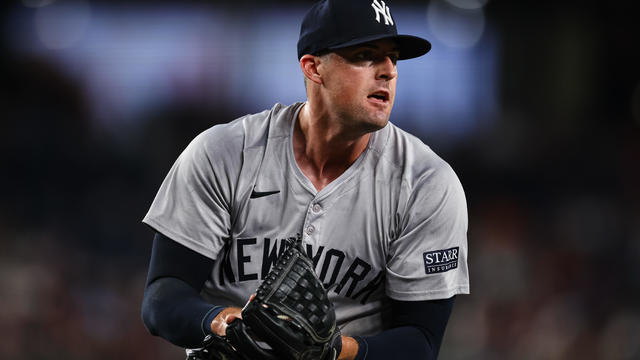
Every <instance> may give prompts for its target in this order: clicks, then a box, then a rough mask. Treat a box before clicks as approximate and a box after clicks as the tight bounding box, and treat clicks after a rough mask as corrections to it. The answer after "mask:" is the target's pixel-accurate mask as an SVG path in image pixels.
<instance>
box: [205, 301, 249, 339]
mask: <svg viewBox="0 0 640 360" xmlns="http://www.w3.org/2000/svg"><path fill="white" fill-rule="evenodd" d="M235 319H242V308H239V307H228V308H224V310H222V311H220V313H219V314H218V315H216V317H215V318H213V321H212V322H211V332H213V333H214V334H216V335H220V336H226V334H227V325H228V324H229V323H230V322H232V321H233V320H235Z"/></svg>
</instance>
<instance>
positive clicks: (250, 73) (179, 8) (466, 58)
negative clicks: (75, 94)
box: [8, 2, 499, 141]
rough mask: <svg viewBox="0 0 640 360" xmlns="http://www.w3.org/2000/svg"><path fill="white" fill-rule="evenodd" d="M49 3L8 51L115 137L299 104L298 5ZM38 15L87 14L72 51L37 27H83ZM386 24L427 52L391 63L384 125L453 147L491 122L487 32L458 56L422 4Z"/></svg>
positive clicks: (19, 13)
mask: <svg viewBox="0 0 640 360" xmlns="http://www.w3.org/2000/svg"><path fill="white" fill-rule="evenodd" d="M56 4H57V3H53V4H51V5H47V6H44V7H41V8H37V9H26V8H21V9H18V10H16V11H14V13H13V16H12V19H11V20H12V21H10V26H9V28H8V30H9V31H8V32H9V36H10V43H11V44H12V45H13V49H14V51H18V52H22V53H30V54H33V55H37V56H41V57H44V58H46V59H49V60H50V61H51V62H52V63H54V64H56V65H57V66H59V67H60V69H61V70H62V71H64V72H65V73H67V74H68V76H70V77H73V78H75V79H77V80H78V81H79V82H80V83H81V84H82V86H83V87H84V90H85V92H86V94H87V97H88V99H89V102H90V107H91V109H92V114H93V120H94V121H96V122H99V123H100V124H101V126H103V127H106V128H112V129H113V130H114V131H116V132H117V131H119V130H121V129H122V128H123V127H126V126H128V125H131V124H135V123H137V122H139V121H142V119H144V116H143V115H144V114H145V112H148V111H150V110H152V109H156V108H162V107H164V106H167V105H170V104H180V103H184V104H188V105H190V106H206V107H207V108H214V107H216V106H224V107H225V108H228V109H232V110H233V111H235V112H237V113H248V112H258V111H261V110H263V109H265V108H270V107H271V106H272V105H273V104H274V103H275V102H281V103H284V104H289V103H292V102H295V101H302V100H304V99H305V93H304V86H303V78H302V74H301V72H300V69H299V65H298V62H297V59H296V42H297V38H298V32H299V22H300V20H301V19H302V17H303V15H304V12H305V9H304V8H297V7H296V8H291V7H288V8H286V9H282V8H266V9H264V8H263V9H260V10H259V11H258V10H254V12H252V13H247V12H239V11H237V10H233V9H229V8H222V7H216V6H205V5H196V4H186V5H175V4H165V5H162V6H158V5H154V6H144V5H137V6H119V7H115V6H109V5H106V4H100V5H92V6H91V7H90V10H86V6H87V4H88V3H82V2H81V3H80V4H82V6H84V7H83V11H71V10H73V9H71V10H69V5H67V7H66V9H67V11H66V12H64V11H50V9H49V10H47V8H48V7H51V6H56ZM45 10H47V11H48V12H47V13H45V14H43V13H42V11H45ZM46 14H53V15H49V16H67V17H73V16H84V17H85V18H83V19H81V20H82V21H84V22H86V24H87V25H86V26H84V27H83V28H80V27H79V29H81V30H82V31H84V33H83V34H70V35H69V36H72V37H73V39H74V43H73V44H72V45H69V46H67V47H65V48H51V47H50V46H49V47H48V46H47V43H46V42H45V41H43V39H42V38H41V37H39V36H38V34H39V33H42V32H46V31H47V29H46V28H44V29H43V28H42V26H43V25H42V24H45V25H46V24H48V23H51V24H56V23H60V22H61V21H62V22H64V21H69V22H73V21H75V22H78V21H79V20H78V19H73V18H65V19H53V20H57V21H52V19H47V18H46V17H45V16H46ZM61 14H62V15H61ZM74 14H76V15H74ZM78 14H79V15H78ZM393 16H394V18H395V19H396V21H397V22H398V23H399V24H398V28H399V32H400V33H407V34H414V35H418V36H423V37H425V38H427V39H429V40H430V41H431V42H432V44H433V49H432V50H431V52H430V53H429V54H427V55H426V56H423V57H421V58H418V59H412V60H407V61H401V62H399V65H398V71H399V79H398V80H399V81H398V90H397V97H396V105H395V108H394V112H393V114H392V119H391V120H392V122H394V123H395V124H397V125H399V126H400V127H402V128H405V129H407V130H410V131H412V132H414V133H416V134H417V135H421V134H428V135H430V136H432V135H437V136H438V138H442V139H443V141H449V140H455V139H464V137H465V136H466V135H469V134H471V133H472V132H473V131H474V130H476V128H477V127H478V126H479V124H480V123H482V124H485V123H486V122H488V121H490V120H491V119H492V118H493V117H495V116H497V112H498V108H499V107H498V100H497V85H496V84H497V79H498V75H499V74H498V70H497V69H498V66H497V61H498V59H497V55H496V50H497V45H496V43H497V41H496V36H495V34H494V33H493V31H492V30H491V27H490V26H489V24H488V25H487V26H485V29H484V33H483V35H482V37H481V39H480V42H479V43H478V44H476V45H475V46H472V47H467V48H460V47H455V46H450V44H446V43H445V42H441V41H440V40H439V39H438V37H437V36H434V34H432V33H431V32H430V29H429V26H428V24H427V12H426V10H425V9H424V8H402V7H400V6H395V7H394V9H393ZM43 17H44V20H43ZM38 19H39V20H38ZM36 20H38V21H36ZM36 24H40V25H38V26H39V28H38V29H36V30H34V27H35V26H36ZM62 43H64V42H62ZM229 120H231V119H229Z"/></svg>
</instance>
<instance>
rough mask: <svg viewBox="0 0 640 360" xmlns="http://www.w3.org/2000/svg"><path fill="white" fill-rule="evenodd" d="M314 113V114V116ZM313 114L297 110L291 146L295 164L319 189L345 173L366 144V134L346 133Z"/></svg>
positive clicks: (368, 135) (304, 110)
mask: <svg viewBox="0 0 640 360" xmlns="http://www.w3.org/2000/svg"><path fill="white" fill-rule="evenodd" d="M314 115H315V116H314ZM322 115H323V114H318V113H314V110H313V109H311V106H310V104H305V106H304V107H303V108H302V109H301V110H300V113H299V115H298V119H296V124H295V126H294V133H293V149H294V154H295V158H296V162H297V163H298V167H299V168H300V170H302V172H303V173H304V174H305V175H306V176H307V178H309V180H311V182H312V183H313V184H314V186H315V187H316V189H317V190H318V191H319V190H321V189H322V188H324V187H325V186H327V185H328V184H329V183H331V181H333V180H335V179H336V178H338V177H339V176H340V175H341V174H342V173H344V172H345V171H346V170H347V169H348V168H349V166H351V164H353V163H354V162H355V161H356V160H357V159H358V157H359V156H360V155H361V154H362V152H363V151H364V150H365V149H366V147H367V144H368V143H369V137H370V134H369V133H364V134H349V133H348V132H346V131H344V129H340V128H338V127H336V126H332V124H331V123H330V122H328V121H326V119H323V118H322Z"/></svg>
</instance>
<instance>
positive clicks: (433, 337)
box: [354, 297, 455, 360]
mask: <svg viewBox="0 0 640 360" xmlns="http://www.w3.org/2000/svg"><path fill="white" fill-rule="evenodd" d="M454 298H455V297H451V298H449V299H443V300H428V301H398V300H392V301H391V306H392V307H391V309H392V316H393V323H392V328H391V329H389V330H385V331H383V332H381V333H379V334H377V335H374V336H367V337H354V338H355V339H356V341H358V346H359V348H358V355H357V357H356V360H363V359H366V360H382V359H425V360H431V359H437V357H438V352H439V351H440V345H441V344H442V338H443V337H444V331H445V328H446V327H447V322H448V321H449V316H450V315H451V310H452V309H453V303H454Z"/></svg>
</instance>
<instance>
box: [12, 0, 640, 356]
mask: <svg viewBox="0 0 640 360" xmlns="http://www.w3.org/2000/svg"><path fill="white" fill-rule="evenodd" d="M310 3H311V1H275V0H262V1H247V0H234V1H137V2H130V1H101V2H98V1H87V0H84V1H83V0H75V1H61V0H58V1H56V0H22V1H14V2H9V3H3V5H1V6H2V10H3V11H2V38H1V40H0V41H2V47H3V61H2V64H0V72H1V74H2V81H1V85H0V89H1V91H2V94H1V96H0V107H1V110H2V120H0V149H1V150H2V151H1V152H0V154H1V155H2V170H0V192H1V193H2V197H1V200H0V358H2V359H124V358H136V359H160V360H161V359H180V358H182V356H183V355H182V351H181V350H180V349H177V348H175V347H173V346H171V345H169V344H167V343H165V342H164V341H162V340H160V339H157V338H153V337H151V336H149V335H148V334H147V333H146V330H145V329H144V327H143V325H142V322H141V320H140V315H139V308H140V301H141V296H142V289H143V284H144V278H145V271H146V267H147V261H148V257H149V251H150V244H151V238H152V233H151V232H150V231H149V230H148V229H147V228H145V227H144V226H143V225H142V224H141V223H140V220H141V219H142V217H143V215H144V214H145V212H146V210H147V208H148V206H149V204H150V202H151V200H152V199H153V196H154V195H155V192H156V190H157V188H158V186H159V185H160V182H161V181H162V179H163V178H164V175H165V174H166V172H167V170H168V169H169V167H170V166H171V164H172V163H173V161H174V160H175V158H176V157H177V155H178V154H179V153H180V151H181V150H182V149H183V148H184V146H186V144H187V143H188V142H189V141H190V139H191V138H193V137H194V136H195V135H196V134H197V133H199V132H200V131H202V130H204V129H206V128H208V127H210V126H212V125H214V124H216V123H221V122H227V121H230V120H232V119H234V118H236V117H238V116H240V115H243V114H245V113H251V112H258V111H260V110H262V109H263V108H266V107H270V106H271V105H272V104H273V103H274V102H282V103H285V104H289V103H291V102H294V101H297V100H300V99H303V98H304V90H303V86H302V76H301V75H300V73H299V70H298V67H297V63H296V55H295V43H296V40H297V33H298V26H299V22H300V19H301V17H302V14H303V13H304V10H305V9H306V8H307V7H308V6H309V4H310ZM388 3H389V4H390V5H391V10H392V13H393V14H394V17H395V18H396V19H397V20H398V22H399V30H400V32H405V33H416V34H420V35H423V36H425V37H426V38H428V39H430V40H431V41H432V43H433V50H432V51H431V53H430V54H428V55H427V56H426V57H423V58H420V59H415V60H409V61H406V62H401V63H400V64H399V74H400V77H399V85H398V98H397V102H396V107H395V109H394V113H393V115H392V121H393V122H395V123H396V124H398V125H400V126H401V127H403V128H405V129H407V130H410V131H412V132H413V133H414V134H416V135H418V136H419V137H420V138H422V139H423V140H424V141H425V142H426V143H427V144H429V145H431V146H432V147H433V148H434V149H435V150H436V152H438V153H439V154H440V155H441V156H442V157H444V158H445V159H446V160H447V161H448V162H449V163H451V164H452V165H453V167H454V168H455V169H456V171H457V173H458V175H459V176H460V178H461V180H462V183H463V184H464V186H465V190H466V194H467V200H468V203H469V216H470V228H469V245H470V268H471V281H472V295H470V296H465V297H460V298H459V299H458V301H457V304H456V308H455V311H454V314H453V316H452V319H451V322H450V325H449V327H448V330H447V335H446V337H445V342H444V344H443V348H442V351H441V359H640V305H639V304H640V296H639V294H640V271H639V270H638V263H640V205H639V204H640V51H639V44H640V43H639V41H638V34H640V26H639V22H638V19H637V16H635V15H633V14H635V13H633V12H632V11H631V10H632V8H633V6H632V5H633V2H624V1H610V2H595V1H582V2H544V1H532V0H523V1H497V0H431V1H400V0H389V1H388ZM404 74H407V75H406V76H404Z"/></svg>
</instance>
